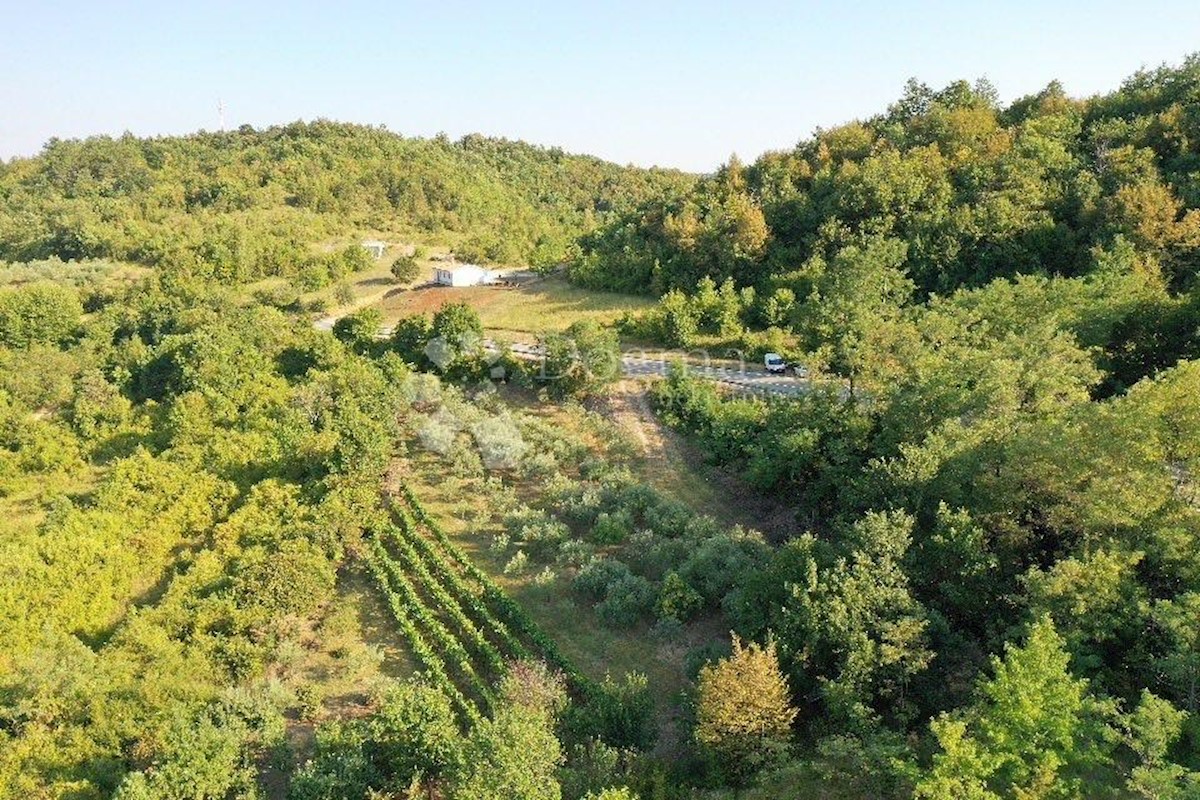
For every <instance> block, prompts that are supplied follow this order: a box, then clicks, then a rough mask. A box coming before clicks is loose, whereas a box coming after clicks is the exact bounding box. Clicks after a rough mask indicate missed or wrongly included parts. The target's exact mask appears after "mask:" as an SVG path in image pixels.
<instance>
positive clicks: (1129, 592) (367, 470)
mask: <svg viewBox="0 0 1200 800" xmlns="http://www.w3.org/2000/svg"><path fill="white" fill-rule="evenodd" d="M365 236H381V237H387V238H388V239H389V240H391V241H395V242H397V243H401V242H403V243H406V244H409V243H410V244H417V243H419V244H421V245H422V246H424V247H428V248H429V249H432V250H436V254H435V255H436V256H437V257H439V258H440V257H442V256H443V254H444V253H445V252H446V251H447V250H448V249H452V250H453V251H454V252H455V253H457V254H459V255H461V256H463V257H467V258H477V259H480V260H489V261H496V262H502V263H510V264H518V265H523V266H527V265H531V264H532V265H535V266H548V265H554V264H557V263H559V262H560V261H563V260H565V261H567V262H568V263H569V266H568V269H567V270H566V275H565V276H560V275H556V276H552V277H550V278H548V279H545V280H540V281H535V280H531V281H530V282H528V283H525V284H522V285H520V286H506V287H502V288H501V287H485V286H479V287H472V288H470V289H450V288H437V287H425V288H422V289H419V290H417V289H414V288H413V287H411V286H410V285H409V284H411V283H412V282H413V281H415V280H419V277H420V274H421V271H422V270H427V269H428V268H429V267H430V265H431V264H432V263H433V262H432V261H430V259H432V258H433V255H431V254H430V253H429V252H428V251H427V250H426V251H425V252H423V254H422V255H421V256H420V257H418V256H417V254H416V253H414V254H413V255H412V256H411V257H409V256H407V255H401V256H400V258H399V259H398V260H397V262H396V264H395V265H394V266H396V267H399V269H397V270H396V272H395V273H393V272H392V271H391V270H390V266H392V265H389V263H388V262H386V261H379V262H375V261H373V260H372V259H370V258H369V257H368V256H367V255H366V252H365V250H363V248H361V247H360V245H359V240H360V239H362V238H363V237H365ZM1198 268H1200V60H1198V59H1197V57H1193V58H1191V59H1189V60H1187V61H1185V62H1184V64H1183V65H1182V66H1181V67H1178V68H1162V69H1159V70H1155V71H1151V72H1145V73H1139V74H1138V75H1135V76H1134V77H1132V78H1131V79H1130V80H1129V81H1127V82H1126V84H1125V85H1124V86H1123V87H1121V88H1120V89H1119V90H1117V91H1115V92H1113V93H1111V94H1108V95H1105V96H1100V97H1095V98H1089V99H1073V98H1069V97H1067V96H1065V94H1064V93H1063V92H1062V90H1061V88H1060V87H1058V86H1057V85H1056V84H1051V85H1050V86H1048V88H1047V89H1046V90H1045V91H1044V92H1042V93H1040V94H1038V95H1036V96H1034V97H1030V98H1025V99H1022V100H1019V101H1017V102H1016V103H1013V104H1011V105H1009V106H1008V107H1004V108H1002V107H1000V106H999V105H998V104H997V102H996V100H995V96H994V93H993V92H992V91H991V90H990V88H989V87H988V86H987V85H986V84H984V83H979V84H975V85H970V84H967V83H963V82H959V83H954V84H951V85H950V86H948V87H946V88H944V89H942V90H939V91H934V90H931V89H929V88H928V87H925V86H923V85H922V84H919V83H916V82H910V84H909V85H908V87H907V88H906V90H905V92H904V94H903V96H902V98H901V99H900V100H899V101H897V102H896V103H895V104H894V105H892V106H891V107H890V108H888V109H886V110H885V111H883V112H881V113H880V114H879V115H878V116H876V117H873V118H871V119H868V120H865V121H860V122H854V123H850V124H848V125H845V126H842V127H839V128H836V129H832V130H829V131H820V132H818V133H817V134H816V135H815V136H814V137H812V138H811V139H807V140H805V141H803V142H801V143H800V144H799V145H798V146H797V147H796V148H795V149H794V150H791V151H788V152H783V153H774V154H769V155H766V156H764V157H762V158H761V159H759V160H758V161H756V162H755V163H753V164H750V165H743V164H741V163H739V162H737V161H736V160H734V161H731V162H730V163H728V164H726V165H724V166H723V167H722V168H720V169H719V170H717V171H715V172H714V173H713V174H711V175H708V176H704V177H695V176H689V175H684V174H680V173H674V172H667V171H658V170H639V169H633V168H623V167H618V166H615V165H612V164H608V163H605V162H603V161H600V160H597V159H593V158H589V157H585V156H571V155H566V154H563V153H561V152H559V151H557V150H555V149H545V148H538V147H533V146H530V145H526V144H523V143H519V142H509V141H504V140H493V139H484V138H480V137H467V138H465V139H463V140H461V141H459V142H456V143H452V142H449V141H447V140H444V139H433V140H420V139H407V138H404V137H400V136H397V135H394V134H391V133H388V132H386V131H383V130H379V129H375V128H369V127H362V126H355V125H344V124H337V123H329V122H316V123H312V124H302V123H296V124H292V125H287V126H281V127H275V128H270V129H266V130H261V131H259V130H252V129H239V130H238V131H232V132H228V133H219V134H206V133H200V134H196V135H193V136H185V137H168V138H155V139H137V138H134V137H122V138H120V139H110V138H94V139H88V140H86V141H52V142H50V143H49V144H47V146H46V148H45V149H44V151H43V153H42V154H41V155H39V156H37V157H35V158H30V159H18V160H14V161H11V162H9V163H7V164H3V165H0V519H3V520H4V522H3V523H2V524H0V800H7V798H14V800H16V799H18V798H19V799H20V800H25V798H38V799H39V800H40V799H41V798H47V799H49V798H63V799H64V800H65V799H66V798H70V799H71V800H99V799H100V798H116V799H117V800H230V798H248V799H257V798H264V797H267V798H272V799H275V798H290V800H343V798H345V799H347V800H359V799H360V798H361V799H362V800H372V799H373V798H384V797H388V798H391V797H395V798H406V799H407V800H563V799H564V798H565V800H638V798H641V799H642V800H692V799H693V798H694V799H696V800H728V799H729V798H746V799H747V800H754V799H756V798H762V799H763V800H767V799H768V798H770V800H774V799H775V798H787V797H828V798H853V799H859V798H861V800H879V799H880V798H887V799H889V800H890V799H891V798H896V799H897V800H909V799H910V798H911V799H912V800H945V799H946V798H959V797H962V798H974V799H975V800H1028V799H1029V798H1045V799H1046V800H1051V799H1057V798H1064V799H1065V798H1083V797H1086V798H1093V797H1096V798H1108V797H1112V798H1168V799H1170V800H1175V799H1176V798H1179V799H1182V798H1192V797H1195V796H1197V792H1198V791H1200V555H1198V554H1200V277H1198V275H1197V269H1198ZM414 276H416V277H414ZM527 277H530V276H527ZM532 277H540V276H532ZM568 279H569V280H570V281H573V284H569V283H567V280H568ZM351 280H353V281H354V282H355V283H354V285H353V286H351V283H350V281H351ZM324 287H329V288H328V289H326V291H329V292H331V293H333V294H338V292H337V291H336V288H335V287H337V288H342V287H344V288H345V289H346V293H347V296H345V297H344V298H343V299H340V300H339V302H340V303H342V304H343V306H344V307H343V308H342V309H341V310H340V311H338V312H337V313H331V315H330V316H329V317H327V318H326V319H325V320H324V321H323V324H319V325H314V320H313V319H312V318H311V316H310V315H309V314H308V313H307V312H309V311H311V310H313V307H310V306H308V305H306V304H305V303H304V302H301V301H300V300H298V299H297V298H298V297H303V296H304V294H303V293H305V292H307V293H309V298H310V299H313V298H315V299H316V300H319V301H321V302H324V301H325V300H326V299H327V298H326V297H325V296H324V295H323V294H322V292H321V290H322V289H323V288H324ZM356 287H357V288H356ZM600 290H612V291H616V290H619V291H621V292H624V293H625V294H615V293H612V291H610V292H606V293H600ZM352 309H353V311H352V313H348V312H351V310H352ZM385 321H386V322H387V323H389V329H387V330H386V332H385V329H383V328H382V325H383V323H384V322H385ZM392 323H394V326H393V325H392ZM325 325H328V326H329V327H330V328H331V330H325ZM509 334H514V335H520V336H521V337H522V338H526V337H530V338H531V337H537V338H538V339H539V340H540V344H541V345H542V348H543V351H542V352H543V354H544V355H543V358H541V359H540V360H527V359H523V358H519V357H517V356H515V355H512V354H509V353H504V352H498V351H496V350H494V349H492V348H491V347H490V345H489V344H488V343H487V341H486V340H487V338H488V337H492V338H495V339H499V338H501V337H502V336H504V335H509ZM630 344H634V345H637V346H641V345H643V344H646V345H652V346H653V348H676V349H681V348H682V349H688V350H690V351H691V352H690V353H689V355H690V357H691V359H692V362H693V363H694V362H696V361H700V360H703V359H704V358H705V357H706V356H707V355H708V354H712V355H715V356H718V357H720V358H722V359H726V358H727V357H731V356H736V355H739V353H738V352H737V351H741V353H740V354H741V355H744V356H745V357H746V358H747V360H748V361H751V362H757V363H758V364H761V361H759V359H760V358H761V356H762V354H763V353H764V352H766V351H773V352H779V353H783V354H784V355H785V356H786V357H787V358H788V360H790V361H792V362H796V363H800V364H801V365H802V366H804V367H805V368H806V370H807V371H808V375H807V376H806V377H804V378H803V379H802V378H800V377H791V376H779V380H781V381H795V383H792V384H790V385H791V386H793V387H795V391H794V392H791V393H789V396H788V397H786V398H785V397H780V396H770V397H762V396H740V395H736V394H733V393H731V392H730V391H728V390H727V389H723V388H721V387H719V386H718V385H716V384H714V383H713V382H711V381H708V380H705V379H704V378H703V377H702V376H701V375H700V374H699V373H690V372H689V371H688V369H687V367H685V366H684V364H683V363H682V362H679V363H677V364H676V365H674V366H672V367H670V369H669V372H668V375H667V377H666V378H665V379H654V380H651V379H639V378H636V377H632V376H621V375H620V374H619V370H618V369H615V367H617V365H619V364H620V363H621V359H620V355H621V354H620V352H619V351H620V348H621V347H622V346H629V345H630ZM722 363H735V362H733V360H732V358H729V359H728V360H725V361H722ZM752 368H753V369H756V370H759V369H761V367H759V366H752Z"/></svg>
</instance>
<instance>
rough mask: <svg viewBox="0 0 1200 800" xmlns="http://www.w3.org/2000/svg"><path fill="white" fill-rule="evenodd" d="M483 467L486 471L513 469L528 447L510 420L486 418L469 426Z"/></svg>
mask: <svg viewBox="0 0 1200 800" xmlns="http://www.w3.org/2000/svg"><path fill="white" fill-rule="evenodd" d="M471 435H472V436H474V437H475V444H476V445H477V446H478V447H479V454H480V457H481V458H482V459H483V465H484V466H485V467H487V468H488V469H514V468H515V467H516V466H517V465H518V464H519V463H520V462H521V457H522V456H523V455H525V452H526V451H527V450H528V449H529V445H528V444H527V443H526V442H525V440H524V439H523V438H521V432H520V431H519V430H518V429H517V426H516V425H514V424H513V423H512V421H511V420H508V419H505V418H503V417H487V418H485V419H482V420H480V421H479V422H476V423H475V424H474V425H472V426H471Z"/></svg>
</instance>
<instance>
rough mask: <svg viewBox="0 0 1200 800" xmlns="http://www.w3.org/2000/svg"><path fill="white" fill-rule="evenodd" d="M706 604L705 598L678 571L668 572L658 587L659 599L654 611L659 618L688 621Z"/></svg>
mask: <svg viewBox="0 0 1200 800" xmlns="http://www.w3.org/2000/svg"><path fill="white" fill-rule="evenodd" d="M703 605H704V598H703V597H702V596H701V594H700V593H699V592H697V591H696V590H695V589H693V588H692V587H691V586H689V585H688V584H687V581H685V580H684V579H683V578H681V577H679V573H677V572H668V573H667V576H666V577H665V578H663V582H662V585H661V586H660V587H659V588H658V600H657V601H656V602H655V604H654V613H655V614H657V615H658V617H659V619H675V620H678V621H680V622H687V621H688V620H689V619H691V618H692V617H693V616H695V615H696V612H698V611H699V610H700V608H701V606H703Z"/></svg>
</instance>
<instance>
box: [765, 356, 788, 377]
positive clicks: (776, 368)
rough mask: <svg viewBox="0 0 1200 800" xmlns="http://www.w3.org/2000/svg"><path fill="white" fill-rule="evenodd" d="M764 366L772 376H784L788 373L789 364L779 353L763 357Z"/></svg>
mask: <svg viewBox="0 0 1200 800" xmlns="http://www.w3.org/2000/svg"><path fill="white" fill-rule="evenodd" d="M763 366H765V367H766V368H767V372H770V373H771V374H772V375H782V374H783V373H784V372H786V371H787V362H786V361H784V360H783V356H781V355H779V353H767V354H766V355H765V356H763Z"/></svg>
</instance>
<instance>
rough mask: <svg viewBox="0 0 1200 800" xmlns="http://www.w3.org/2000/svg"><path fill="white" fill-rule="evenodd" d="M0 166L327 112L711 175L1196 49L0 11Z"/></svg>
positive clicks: (44, 8) (450, 9) (750, 23)
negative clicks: (893, 109) (830, 136)
mask: <svg viewBox="0 0 1200 800" xmlns="http://www.w3.org/2000/svg"><path fill="white" fill-rule="evenodd" d="M0 20H2V24H3V26H4V28H5V31H6V32H5V35H4V37H3V38H4V44H3V45H0V159H7V158H10V157H13V156H27V155H33V154H35V153H37V152H38V150H39V149H40V148H41V146H42V145H43V144H44V143H45V141H46V140H47V139H49V138H50V137H59V138H68V137H81V136H88V135H93V134H111V135H120V134H121V133H122V132H124V131H130V132H132V133H134V134H136V135H140V136H143V135H157V134H179V133H190V132H193V131H196V130H200V129H205V130H217V129H219V128H220V126H221V117H220V116H219V114H218V104H221V105H223V106H224V124H225V126H226V127H227V128H232V127H237V126H238V125H242V124H250V125H253V126H255V127H261V126H266V125H271V124H276V123H284V122H290V121H293V120H297V119H305V120H311V119H316V118H321V117H324V118H328V119H335V120H340V121H345V122H359V123H367V124H374V125H385V126H386V127H387V128H388V129H389V130H392V131H395V132H398V133H402V134H405V135H410V136H432V135H434V134H437V133H439V132H444V133H446V134H448V135H449V136H450V137H451V138H458V137H460V136H462V135H464V134H467V133H474V132H478V133H483V134H486V135H492V136H505V137H508V138H512V139H524V140H526V141H530V142H534V143H537V144H542V145H556V146H560V147H562V148H564V149H565V150H568V151H571V152H581V153H591V154H593V155H597V156H600V157H602V158H606V159H609V160H612V161H617V162H620V163H632V164H639V165H643V166H650V165H659V166H667V167H679V168H682V169H687V170H693V171H698V172H705V171H711V170H712V169H714V168H715V167H717V166H718V165H719V164H721V163H723V162H724V161H725V160H727V159H728V157H729V156H730V154H732V153H737V154H738V155H739V156H740V157H741V158H742V159H743V160H745V161H749V160H752V159H753V158H755V157H756V156H758V155H759V154H760V153H762V152H764V151H766V150H777V149H783V148H787V147H791V146H793V145H794V144H795V143H796V142H798V141H800V140H801V139H804V138H806V137H808V136H810V135H811V134H812V133H813V131H814V130H815V129H817V128H818V127H824V128H828V127H832V126H835V125H838V124H841V123H843V122H847V121H849V120H852V119H856V118H863V117H868V116H871V115H872V114H875V113H878V112H881V111H883V110H884V109H885V108H886V107H887V105H888V104H889V103H891V102H893V101H894V100H895V99H896V98H897V97H899V95H900V93H901V91H902V89H903V86H904V82H905V81H906V80H907V79H908V78H909V77H916V78H918V79H919V80H922V81H924V82H926V83H928V84H930V85H931V86H934V87H935V88H939V87H941V86H943V85H945V84H947V83H949V82H950V81H953V80H957V79H959V78H966V79H968V80H974V79H976V78H979V77H983V76H986V77H987V78H988V79H989V80H990V81H991V82H992V83H993V84H994V85H995V86H996V88H997V89H998V91H999V93H1000V97H1001V99H1002V100H1003V101H1009V100H1012V99H1015V98H1017V97H1021V96H1023V95H1026V94H1030V93H1032V92H1036V91H1038V90H1040V89H1041V88H1043V87H1044V86H1045V85H1046V84H1047V83H1048V82H1049V81H1050V80H1051V79H1055V78H1057V79H1058V80H1060V81H1061V82H1062V83H1063V84H1064V85H1065V87H1066V89H1067V91H1068V92H1069V93H1070V94H1072V95H1076V96H1086V95H1091V94H1095V93H1099V92H1105V91H1109V90H1112V89H1115V88H1116V87H1117V86H1119V85H1120V83H1121V81H1122V80H1123V79H1124V78H1126V77H1127V76H1129V75H1130V74H1131V73H1133V72H1135V71H1136V70H1138V69H1139V68H1143V67H1155V66H1158V65H1160V64H1162V63H1164V62H1166V63H1172V64H1177V63H1179V62H1180V61H1181V60H1182V59H1183V58H1184V56H1186V55H1187V54H1188V53H1189V52H1195V51H1198V50H1200V2H1196V0H1187V1H1181V2H1174V1H1163V2H1154V0H1147V2H1139V3H1131V2H1128V0H1124V1H1123V2H1109V0H1091V1H1090V2H1077V0H1064V1H1061V2H1056V1H1055V0H1039V2H1027V1H1026V0H1008V1H1007V2H987V3H984V2H968V1H967V0H960V2H875V1H874V0H871V1H868V2H857V3H847V2H840V3H838V2H799V1H797V2H767V1H766V0H759V1H756V0H742V2H737V3H734V2H725V3H715V2H704V0H693V2H670V1H668V0H658V1H656V0H643V2H627V1H626V0H611V1H610V2H590V3H582V2H571V0H560V2H545V3H541V2H520V1H519V0H511V1H510V2H506V3H498V2H497V3H465V2H456V0H424V2H417V3H410V2H403V1H402V0H392V2H378V3H372V2H354V0H340V2H327V1H326V2H320V3H316V2H305V0H294V1H293V2H290V3H286V4H284V3H271V2H266V1H265V0H257V1H256V0H240V1H239V2H223V1H222V0H213V1H212V2H206V3H185V2H178V3H176V2H162V1H161V0H159V1H158V2H152V3H131V2H96V1H95V0H88V2H79V1H78V0H58V1H57V2H42V0H29V1H28V2H19V1H18V0H0Z"/></svg>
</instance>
